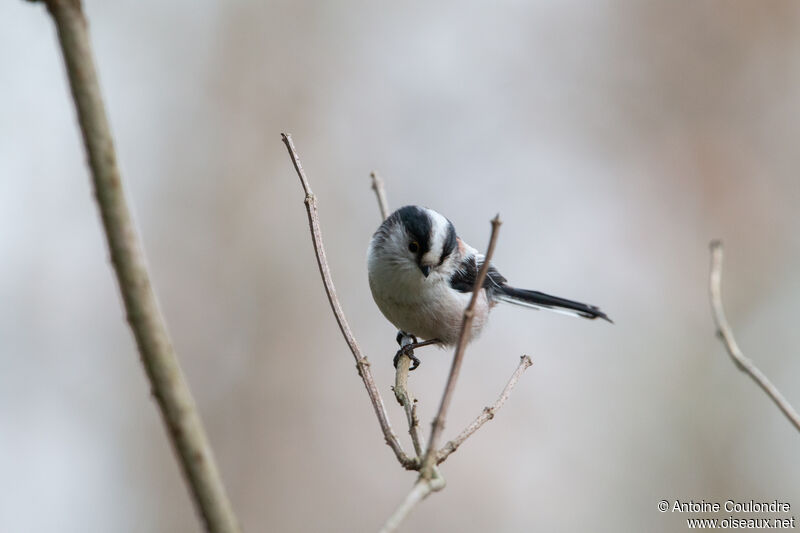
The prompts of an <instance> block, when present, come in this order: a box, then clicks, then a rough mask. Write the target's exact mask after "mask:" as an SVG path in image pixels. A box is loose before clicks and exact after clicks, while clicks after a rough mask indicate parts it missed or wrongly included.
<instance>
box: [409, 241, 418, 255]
mask: <svg viewBox="0 0 800 533" xmlns="http://www.w3.org/2000/svg"><path fill="white" fill-rule="evenodd" d="M408 251H409V252H411V253H412V254H415V253H417V252H419V243H418V242H417V241H411V242H410V243H409V245H408Z"/></svg>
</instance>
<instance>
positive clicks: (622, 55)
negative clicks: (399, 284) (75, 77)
mask: <svg viewBox="0 0 800 533" xmlns="http://www.w3.org/2000/svg"><path fill="white" fill-rule="evenodd" d="M85 7H86V10H87V13H88V16H89V19H90V26H91V32H92V40H93V43H94V46H95V52H96V60H97V65H98V69H99V73H100V78H101V83H102V86H103V90H104V96H105V99H106V103H107V106H108V111H109V115H110V120H111V123H112V127H113V131H114V135H115V138H116V141H117V148H118V153H119V159H120V164H121V168H122V172H123V176H124V178H125V180H126V187H127V189H128V193H129V199H130V202H131V204H132V207H133V210H134V212H135V216H136V219H137V222H138V225H139V228H140V230H141V233H142V237H143V240H144V244H145V248H146V251H147V255H148V260H149V263H150V266H151V269H152V276H153V279H154V282H155V285H156V287H157V291H158V295H159V299H160V302H161V305H162V308H163V311H164V313H165V315H166V318H167V320H168V323H169V326H170V328H171V332H172V335H173V339H174V344H175V346H176V348H177V351H178V354H179V357H180V360H181V362H182V364H183V366H184V369H185V371H186V374H187V377H188V380H189V382H190V384H191V386H192V390H193V391H194V393H195V396H196V398H197V401H198V404H199V407H200V410H201V413H202V417H203V419H204V421H205V422H206V424H207V429H208V432H209V434H210V438H211V441H212V443H213V445H214V448H215V452H216V456H217V458H218V461H219V464H220V467H221V470H222V473H223V476H224V478H225V481H226V484H227V486H228V488H229V489H230V493H231V496H232V499H233V503H234V506H235V508H236V510H237V511H238V513H239V516H240V518H241V520H242V522H243V525H244V527H245V529H246V530H247V531H298V532H306V531H343V532H344V531H374V530H377V529H378V527H379V525H380V524H381V523H382V522H383V520H384V519H385V518H386V517H387V516H388V515H389V513H390V512H391V511H392V510H393V509H394V507H395V506H396V505H397V504H398V503H399V502H400V500H401V499H402V497H403V496H404V495H405V494H406V492H407V491H408V489H409V488H410V487H411V485H412V483H413V481H414V476H413V474H411V473H408V472H405V471H403V470H401V469H400V468H399V466H398V465H397V464H396V462H395V459H394V457H393V455H392V454H391V451H390V450H389V448H388V447H387V446H385V445H384V443H383V439H382V436H381V434H380V431H379V428H378V424H377V422H376V420H375V416H374V414H373V412H372V408H371V406H370V404H369V402H368V399H367V395H366V393H365V391H364V389H363V386H362V385H361V383H360V381H359V379H358V376H357V374H356V370H355V367H354V364H353V360H352V356H351V355H350V353H349V352H348V350H347V347H346V345H345V344H344V342H343V341H342V339H341V337H340V334H339V331H338V329H337V327H336V324H335V322H334V320H333V317H332V314H331V312H330V309H329V307H328V304H327V301H326V298H325V294H324V292H323V290H322V284H321V282H320V279H319V274H318V271H317V266H316V263H315V261H314V258H313V253H312V247H311V242H310V237H309V233H308V229H307V225H306V214H305V210H304V207H303V203H302V200H303V196H302V192H301V189H300V185H299V183H298V180H297V178H296V176H295V174H294V171H293V169H292V167H291V164H290V161H289V159H288V157H287V154H286V151H285V148H284V146H283V145H282V144H281V142H280V137H279V134H280V132H281V131H288V132H291V133H292V134H293V136H294V139H295V142H296V144H297V147H298V150H299V151H300V154H301V157H302V159H303V162H304V164H305V167H306V170H307V171H308V174H309V177H310V179H311V182H312V185H313V188H314V191H315V193H316V194H317V196H318V200H319V204H320V216H321V220H322V224H323V231H324V236H325V239H326V241H325V243H326V245H327V251H328V255H329V259H330V264H331V268H332V270H333V275H334V279H335V282H336V285H337V289H338V292H339V295H340V296H341V300H342V303H343V305H344V308H345V311H346V312H347V314H348V316H349V319H350V322H351V325H352V327H353V329H354V331H355V334H356V336H357V338H358V340H359V342H360V343H361V346H362V348H363V349H364V350H365V352H366V354H367V355H368V356H369V358H370V361H372V364H373V369H374V371H375V374H376V379H377V380H378V383H379V385H380V387H381V390H382V392H383V393H384V398H385V400H386V401H387V406H388V409H389V411H390V413H391V416H392V418H393V421H394V424H395V428H396V430H397V432H398V433H401V434H402V435H403V438H404V442H406V441H407V440H405V439H406V435H405V431H404V424H403V416H402V413H401V411H400V409H399V407H397V406H396V405H395V404H394V402H393V401H392V400H391V391H390V384H391V382H392V377H393V372H392V368H391V360H392V355H393V353H394V350H395V348H396V345H395V343H394V335H395V332H394V330H393V329H392V327H391V325H390V324H389V323H388V322H387V321H386V320H385V319H384V318H383V317H382V316H381V314H380V313H379V311H378V310H377V308H376V307H375V305H374V303H373V302H372V299H371V296H370V294H369V289H368V286H367V282H366V266H365V252H366V247H367V243H368V240H369V238H370V236H371V234H372V232H373V231H374V229H375V228H376V226H377V225H378V222H379V215H378V209H377V206H376V203H375V200H374V197H373V194H372V191H371V190H370V188H369V172H370V171H371V170H377V171H378V172H379V173H381V174H382V175H383V176H384V178H385V180H386V184H387V192H388V196H389V202H390V204H391V205H392V206H393V207H399V206H401V205H404V204H408V203H417V204H423V205H427V206H430V207H432V208H435V209H437V210H439V211H441V212H443V213H445V214H446V215H447V216H448V217H449V218H450V219H451V220H452V221H453V222H454V223H455V225H456V227H457V228H458V230H459V233H460V235H461V236H462V237H464V238H465V239H466V240H467V241H469V242H471V243H472V244H473V245H476V246H478V247H480V248H483V247H484V246H485V245H486V242H487V241H488V235H489V219H490V218H491V217H492V216H493V215H494V214H495V213H497V212H500V213H501V216H502V218H503V220H504V225H503V227H502V230H501V234H500V240H499V244H498V249H497V252H496V256H495V258H496V264H497V265H498V266H499V268H500V270H501V271H502V272H503V273H504V274H505V275H506V277H508V278H509V279H510V280H511V281H512V282H514V283H516V284H518V285H520V286H525V287H530V288H535V289H538V290H543V291H546V292H550V293H553V294H557V295H561V296H565V297H569V298H574V299H579V300H583V301H587V302H590V303H593V304H597V305H600V306H602V308H603V309H604V310H606V311H607V312H608V313H609V314H610V316H611V317H613V318H614V319H615V321H616V324H615V325H614V326H611V325H609V324H606V323H597V322H588V321H581V320H575V319H570V318H567V317H564V316H560V315H553V314H548V313H543V312H538V313H537V312H533V311H526V310H522V309H517V308H509V307H501V308H498V309H496V311H495V313H494V317H493V321H492V323H491V325H490V327H489V328H488V331H486V332H485V334H484V335H483V336H482V337H481V338H480V339H479V341H477V342H476V343H474V344H473V345H472V346H471V347H470V349H469V350H468V352H467V358H466V361H465V365H464V368H463V372H462V377H461V380H460V382H459V385H458V388H457V389H456V395H455V398H454V405H453V408H452V412H451V416H450V419H449V421H448V425H447V428H446V430H445V436H446V437H448V436H453V435H454V434H455V433H456V432H457V431H459V430H460V429H461V428H462V427H463V426H464V425H465V424H466V423H468V422H469V421H470V420H471V419H472V418H473V417H474V416H476V415H477V414H478V413H479V412H480V410H481V409H482V408H483V407H484V406H485V405H487V404H489V403H490V402H492V401H494V399H495V398H496V396H497V394H498V393H499V391H500V390H501V389H502V387H503V385H504V384H505V382H506V380H507V379H508V376H509V375H510V374H511V372H512V371H513V369H514V368H515V366H516V364H517V362H518V359H519V356H520V355H521V354H522V353H528V354H530V355H531V356H532V357H533V359H534V366H533V367H532V368H531V369H530V370H529V371H528V373H527V374H526V375H525V377H524V378H523V380H522V381H521V382H520V384H519V386H518V388H517V390H516V391H515V393H514V394H513V396H512V397H511V399H510V401H509V402H508V403H507V405H506V407H505V408H504V409H503V410H502V411H501V412H500V413H499V415H498V416H497V417H496V418H495V420H494V421H492V422H491V423H490V424H488V425H487V426H486V427H484V429H482V430H481V431H480V432H479V433H478V434H477V435H475V436H474V437H473V438H472V439H471V440H469V441H468V442H467V443H466V444H465V445H464V446H463V447H462V448H461V449H460V450H459V451H458V453H456V454H455V455H454V456H452V457H451V458H450V460H449V461H448V462H447V463H446V464H445V466H444V474H445V476H446V477H447V480H448V486H447V488H446V490H444V491H443V492H441V493H439V494H436V495H434V496H433V497H431V498H429V499H428V500H427V501H425V502H424V503H423V504H422V505H421V506H420V507H419V508H418V509H417V510H416V511H415V512H414V513H413V515H412V516H411V517H410V519H409V520H408V521H407V523H406V524H405V527H404V531H459V532H485V531H510V532H516V531H534V530H536V531H576V530H590V531H642V530H647V531H683V530H685V529H686V525H685V522H684V519H685V518H686V517H685V516H682V515H677V514H670V513H667V514H662V513H659V512H658V510H657V508H656V504H657V502H658V501H659V500H661V499H674V498H681V499H684V500H688V499H695V500H700V499H705V500H706V501H724V500H725V499H727V498H738V499H745V500H749V499H751V498H754V499H756V500H759V499H760V500H773V499H778V500H782V501H789V502H790V503H791V504H792V505H793V512H792V514H798V512H797V509H799V508H800V498H798V495H799V494H800V490H798V489H799V487H800V482H799V481H798V480H800V461H798V460H797V458H798V435H797V432H796V431H795V430H794V429H793V428H792V427H791V426H790V425H789V423H788V422H787V421H786V420H785V419H784V418H783V416H782V415H781V414H780V413H779V412H778V411H777V409H776V408H775V407H774V406H773V405H772V403H771V402H770V401H769V400H768V399H767V398H766V396H765V395H764V394H763V393H762V392H761V391H760V390H759V389H758V388H757V387H756V386H755V385H754V384H753V383H752V382H751V381H750V380H749V379H748V378H747V377H746V376H744V375H743V374H741V373H740V372H738V371H737V370H736V368H735V367H734V366H733V365H732V364H731V362H730V360H729V359H728V356H727V355H726V354H725V352H724V350H723V348H722V345H721V344H720V343H719V342H718V341H717V340H716V339H715V337H714V327H713V324H712V321H711V317H710V314H709V305H708V301H707V271H708V261H709V258H708V248H707V245H708V241H709V240H710V239H711V238H713V237H721V238H723V239H724V240H725V243H726V250H727V254H726V264H725V272H724V278H723V289H724V296H725V301H726V305H727V308H728V313H729V317H730V320H731V323H732V325H733V327H734V328H735V330H736V333H737V335H738V337H739V341H740V344H741V345H742V347H743V349H744V350H745V352H747V353H748V355H750V356H751V357H752V358H753V359H755V361H756V362H757V364H758V365H759V366H760V367H761V368H762V370H763V371H764V372H765V373H766V374H767V375H769V376H770V377H771V378H772V379H773V381H774V382H775V384H776V385H777V386H778V387H780V388H781V389H782V390H783V392H784V394H785V395H786V396H787V397H788V399H789V400H790V401H793V403H795V405H797V404H800V361H798V358H797V355H796V354H797V349H798V346H800V328H798V327H797V326H796V323H795V320H796V317H797V316H798V311H800V303H798V301H800V277H798V271H799V270H800V237H798V231H797V230H798V224H800V212H799V210H798V204H799V203H800V181H799V180H798V168H800V151H799V150H798V148H797V140H798V138H800V5H798V4H797V3H796V2H790V1H785V2H778V1H769V2H744V1H741V2H730V1H725V2H721V1H716V2H699V1H692V2H688V1H682V2H666V1H662V2H636V3H634V2H603V3H595V2H591V3H590V2H558V3H553V2H508V3H501V4H494V3H493V4H486V3H482V2H459V3H440V4H439V3H435V4H432V3H430V2H426V3H423V2H419V3H404V4H403V5H398V4H396V3H395V4H376V3H374V2H338V3H325V2H302V1H301V2H287V1H283V2H259V3H257V2H247V1H231V2H212V1H207V0H206V1H195V2H188V1H178V2H167V3H163V2H133V1H127V2H113V3H105V2H99V1H96V0H89V1H87V2H86V6H85ZM0 139H1V140H0V258H1V259H2V262H0V530H2V531H4V532H22V531H25V532H49V531H61V532H86V531H118V532H134V531H136V532H140V531H165V532H166V531H181V532H182V531H185V532H190V531H197V530H198V528H199V526H198V522H197V520H196V517H195V514H194V510H193V508H192V505H191V502H190V500H189V497H188V496H187V493H186V490H185V488H184V485H183V481H182V479H181V476H180V472H179V470H178V467H177V465H176V462H175V461H174V459H173V456H172V452H171V449H170V447H169V445H168V442H167V440H166V437H165V434H164V430H163V428H162V424H161V420H160V417H159V414H158V412H157V410H156V407H155V404H154V402H153V400H152V398H151V396H150V394H149V385H148V383H147V382H146V380H145V377H144V372H143V370H142V368H141V366H140V364H139V360H138V355H137V353H136V351H135V348H134V343H133V339H132V336H131V334H130V332H129V330H128V329H127V327H126V324H125V322H124V313H123V311H122V308H121V302H120V298H119V296H118V294H117V288H116V283H115V280H114V278H113V275H112V272H111V269H110V266H109V261H108V252H107V250H106V246H105V242H104V240H103V236H102V234H101V230H100V224H99V217H98V214H97V210H96V207H95V204H94V201H93V198H92V191H91V188H90V182H89V178H88V173H87V168H86V165H85V161H84V155H83V148H82V145H81V144H80V138H79V133H78V130H77V126H76V121H75V114H74V110H73V107H72V102H71V100H70V99H69V96H68V90H67V85H66V80H65V75H64V69H63V66H62V61H61V57H60V52H59V50H58V48H57V43H56V39H55V33H54V28H53V25H52V23H51V21H50V19H49V17H48V16H47V14H46V12H45V9H44V8H43V7H42V6H41V5H31V4H28V3H26V2H22V1H11V2H4V3H3V5H2V6H0ZM421 355H422V357H423V360H424V362H423V365H422V367H421V369H420V371H418V372H416V373H415V374H413V377H412V382H411V383H412V388H413V390H414V391H415V392H416V394H417V396H418V397H419V399H420V406H421V407H420V414H421V419H422V427H423V428H424V429H425V431H426V434H427V431H428V429H429V421H430V419H431V418H432V416H433V412H434V409H435V408H436V407H437V405H438V401H439V398H440V394H441V390H442V387H443V383H444V379H445V377H446V373H447V370H448V367H449V362H450V352H449V351H448V352H445V351H440V350H436V349H429V350H427V351H425V352H421ZM723 516H724V515H723Z"/></svg>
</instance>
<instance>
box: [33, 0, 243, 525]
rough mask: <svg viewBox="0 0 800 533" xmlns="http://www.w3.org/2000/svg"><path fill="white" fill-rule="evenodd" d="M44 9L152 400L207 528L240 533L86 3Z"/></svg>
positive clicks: (66, 0) (61, 2)
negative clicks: (120, 148)
mask: <svg viewBox="0 0 800 533" xmlns="http://www.w3.org/2000/svg"><path fill="white" fill-rule="evenodd" d="M45 3H46V4H47V8H48V10H49V11H50V14H51V15H52V17H53V20H54V22H55V25H56V30H57V31H58V38H59V42H60V44H61V51H62V52H63V55H64V61H65V63H66V69H67V75H68V77H69V83H70V88H71V90H72V98H73V100H74V102H75V107H76V109H77V113H78V122H79V123H80V128H81V133H82V134H83V142H84V145H85V148H86V153H87V155H88V159H89V167H90V169H91V174H92V181H93V184H94V193H95V197H96V198H97V204H98V207H99V209H100V215H101V218H102V221H103V228H104V230H105V234H106V239H107V241H108V247H109V250H110V252H111V263H112V265H113V267H114V271H115V273H116V275H117V281H118V283H119V288H120V292H121V293H122V300H123V302H124V304H125V310H126V313H127V319H128V323H129V324H130V327H131V329H132V330H133V334H134V337H135V338H136V344H137V346H138V349H139V353H140V355H141V359H142V363H143V365H144V367H145V370H146V372H147V376H148V378H149V379H150V384H151V386H152V391H153V395H154V396H155V398H156V400H157V401H158V406H159V408H160V409H161V415H162V417H163V419H164V424H165V425H166V427H167V430H168V434H169V437H170V441H171V443H172V447H173V449H174V451H175V453H176V455H177V456H178V459H179V462H180V465H181V468H182V470H183V474H184V476H185V478H186V480H187V482H188V484H189V488H190V490H191V494H192V497H193V499H194V503H195V506H196V508H197V510H198V512H199V513H200V515H201V516H202V518H203V522H204V524H205V527H206V529H207V530H208V531H211V532H225V533H233V532H237V531H239V526H238V523H237V520H236V516H235V515H234V513H233V509H232V508H231V504H230V502H229V500H228V496H227V494H226V492H225V488H224V486H223V484H222V479H221V477H220V475H219V471H218V470H217V466H216V463H215V462H214V456H213V454H212V451H211V446H210V445H209V442H208V439H207V437H206V434H205V430H204V429H203V425H202V423H201V421H200V417H199V415H198V414H197V409H196V407H195V403H194V399H193V398H192V395H191V392H190V390H189V387H188V385H187V384H186V381H185V379H184V377H183V373H182V371H181V368H180V365H179V363H178V359H177V356H176V355H175V351H174V350H173V348H172V344H171V341H170V338H169V334H168V332H167V328H166V325H165V323H164V319H163V317H162V316H161V312H160V311H159V308H158V303H157V301H156V297H155V294H154V293H153V288H152V286H151V284H150V278H149V276H148V273H147V266H146V263H145V258H144V253H143V251H142V247H141V244H140V243H139V237H138V235H137V232H136V228H135V227H134V224H133V221H132V220H131V216H130V213H129V211H128V206H127V204H126V201H125V195H124V193H123V186H122V181H121V178H120V173H119V169H118V168H117V161H116V159H117V158H116V154H115V151H114V143H113V141H112V138H111V131H110V128H109V125H108V120H107V118H106V112H105V107H104V105H103V100H102V97H101V95H100V87H99V85H98V82H97V74H96V72H95V67H94V60H93V57H92V51H91V46H90V44H89V35H88V31H87V24H86V19H85V18H84V15H83V10H82V7H81V3H80V0H47V1H46V2H45Z"/></svg>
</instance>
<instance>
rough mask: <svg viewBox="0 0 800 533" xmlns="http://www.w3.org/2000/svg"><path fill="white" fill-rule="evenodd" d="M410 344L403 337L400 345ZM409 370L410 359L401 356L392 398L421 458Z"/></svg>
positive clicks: (415, 406)
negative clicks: (405, 420) (400, 409)
mask: <svg viewBox="0 0 800 533" xmlns="http://www.w3.org/2000/svg"><path fill="white" fill-rule="evenodd" d="M412 342H413V339H412V338H411V337H404V338H403V341H402V343H401V345H402V346H405V345H406V344H411V343H412ZM410 368H411V358H410V357H409V356H407V355H405V354H403V355H401V356H400V357H399V358H398V360H397V369H396V371H395V376H394V396H395V398H396V399H397V403H399V404H400V405H401V406H402V407H403V410H404V411H405V413H406V419H407V421H408V434H409V435H410V436H411V443H412V444H413V446H414V453H416V454H417V457H419V458H422V444H421V442H422V437H421V436H420V431H419V418H418V417H417V400H416V399H415V398H414V397H413V396H412V395H411V392H409V390H408V372H409V369H410Z"/></svg>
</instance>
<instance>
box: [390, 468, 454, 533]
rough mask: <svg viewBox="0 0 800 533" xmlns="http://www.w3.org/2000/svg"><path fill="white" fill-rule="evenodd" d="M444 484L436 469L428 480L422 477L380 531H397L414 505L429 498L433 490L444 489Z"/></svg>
mask: <svg viewBox="0 0 800 533" xmlns="http://www.w3.org/2000/svg"><path fill="white" fill-rule="evenodd" d="M444 486H445V481H444V478H443V477H441V476H440V475H439V473H438V471H436V470H435V469H434V474H433V477H432V478H431V479H429V480H427V479H423V478H422V477H420V478H419V479H418V480H417V482H416V483H415V484H414V487H412V489H411V492H409V493H408V495H407V496H406V497H405V499H404V500H403V501H402V503H401V504H400V506H399V507H398V508H397V509H396V510H395V511H394V512H393V513H392V515H391V516H390V517H389V518H388V520H386V523H385V524H384V525H383V527H382V528H381V530H380V533H392V532H393V531H397V528H398V527H400V524H401V523H402V522H403V520H405V518H406V516H408V513H410V512H411V509H413V508H414V506H416V505H417V504H418V503H419V502H421V501H422V500H424V499H425V498H427V497H428V495H429V494H430V493H431V492H436V491H439V490H442V489H443V488H444Z"/></svg>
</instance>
